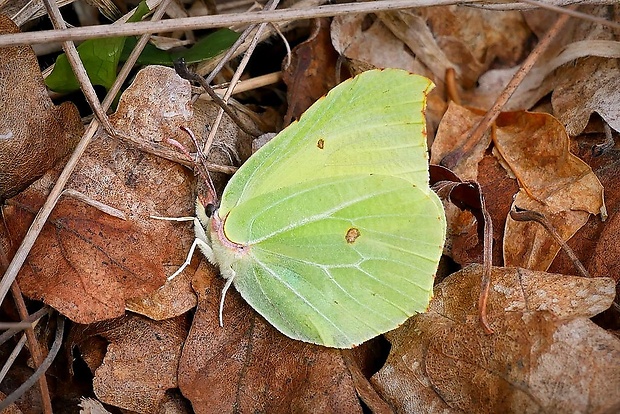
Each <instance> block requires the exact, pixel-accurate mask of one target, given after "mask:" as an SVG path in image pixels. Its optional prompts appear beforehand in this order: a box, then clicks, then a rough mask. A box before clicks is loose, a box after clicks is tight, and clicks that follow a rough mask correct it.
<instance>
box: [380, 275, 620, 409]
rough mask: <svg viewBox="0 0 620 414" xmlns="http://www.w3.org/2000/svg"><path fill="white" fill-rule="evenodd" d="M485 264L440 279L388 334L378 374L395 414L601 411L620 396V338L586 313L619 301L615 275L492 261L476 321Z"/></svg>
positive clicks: (384, 394) (382, 388) (382, 390)
mask: <svg viewBox="0 0 620 414" xmlns="http://www.w3.org/2000/svg"><path fill="white" fill-rule="evenodd" d="M481 274H482V267H481V266H480V265H472V266H469V267H467V268H466V269H463V270H462V271H460V272H457V273H455V274H453V275H451V276H450V277H449V278H448V279H446V280H445V281H444V282H442V283H441V284H439V285H438V286H436V289H435V293H436V297H435V299H434V300H433V301H432V302H431V307H430V310H429V312H428V313H426V314H421V315H417V316H414V317H413V318H411V319H410V320H409V321H407V322H406V323H405V325H404V326H403V327H402V328H401V329H398V330H396V331H393V332H392V333H389V334H388V335H387V336H388V339H389V340H390V342H392V351H391V354H390V356H389V357H388V360H387V362H386V364H385V366H384V367H383V368H382V369H381V371H379V373H377V374H376V375H375V376H374V377H373V379H372V380H373V383H374V384H375V385H376V387H377V388H378V390H379V391H380V392H381V393H382V395H383V396H384V397H385V398H386V399H388V401H389V402H391V404H392V405H393V406H394V407H395V408H396V410H397V412H417V413H435V412H440V411H441V412H463V411H464V412H477V413H497V412H502V413H513V412H514V413H538V412H580V413H595V412H604V411H605V409H607V408H610V407H613V406H614V404H617V402H618V401H619V400H620V340H619V339H618V338H617V337H615V336H613V335H611V334H609V333H607V332H605V331H604V330H603V329H601V328H599V327H597V326H596V325H594V324H593V323H592V322H590V321H589V320H588V318H589V317H591V316H593V315H595V314H597V313H599V312H601V311H603V310H605V309H606V308H607V307H609V306H610V304H611V302H612V301H613V298H614V295H615V292H614V284H615V283H614V281H613V280H611V279H607V278H595V279H588V278H580V277H574V276H564V275H557V274H548V273H543V272H534V271H529V270H525V269H517V268H494V269H493V271H492V284H491V292H490V296H489V304H488V316H489V321H490V323H491V326H492V327H493V329H494V331H495V333H494V334H493V335H488V334H486V333H485V331H484V329H483V328H482V326H481V325H480V323H479V320H478V310H477V304H478V295H479V293H480V287H479V286H480V278H481Z"/></svg>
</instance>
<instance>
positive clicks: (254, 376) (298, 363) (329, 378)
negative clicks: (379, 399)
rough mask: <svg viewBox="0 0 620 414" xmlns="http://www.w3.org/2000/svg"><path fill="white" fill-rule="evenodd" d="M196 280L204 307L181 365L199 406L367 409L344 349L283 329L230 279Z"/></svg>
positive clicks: (185, 385) (184, 386)
mask: <svg viewBox="0 0 620 414" xmlns="http://www.w3.org/2000/svg"><path fill="white" fill-rule="evenodd" d="M209 274H210V276H206V275H205V274H204V273H203V275H204V276H201V277H198V278H196V279H195V280H194V289H195V290H196V292H197V294H198V298H199V300H198V308H197V310H196V313H195V315H194V321H193V323H192V327H191V330H190V334H189V337H188V338H187V340H186V342H185V346H184V348H183V355H182V358H181V362H180V365H179V387H180V388H181V392H182V393H183V395H184V396H185V397H187V398H188V399H189V400H190V401H191V402H192V407H193V408H194V410H195V411H196V412H197V413H212V412H222V413H228V412H232V411H236V412H346V413H355V412H361V407H360V405H359V401H358V399H357V396H356V393H355V387H354V384H353V380H352V377H351V374H350V373H349V372H348V370H347V367H346V364H345V362H344V361H343V359H342V356H341V354H340V351H339V350H336V349H330V348H325V347H320V346H316V345H311V344H307V343H304V342H300V341H294V340H292V339H289V338H287V337H285V336H284V335H282V334H281V333H280V332H278V331H276V330H275V328H273V327H272V326H271V325H269V324H268V323H267V322H266V321H264V320H263V319H262V318H261V317H260V316H258V315H257V314H256V312H254V310H252V309H251V308H250V307H249V306H248V305H247V304H246V303H245V302H244V301H243V300H242V299H241V297H240V296H239V294H238V293H237V292H236V291H234V290H233V289H231V290H230V291H229V292H228V296H227V298H226V303H225V305H224V327H223V328H222V327H220V326H219V322H218V306H219V299H220V294H221V290H222V287H223V285H224V281H223V280H222V279H220V278H215V272H214V270H213V269H212V270H210V273H209Z"/></svg>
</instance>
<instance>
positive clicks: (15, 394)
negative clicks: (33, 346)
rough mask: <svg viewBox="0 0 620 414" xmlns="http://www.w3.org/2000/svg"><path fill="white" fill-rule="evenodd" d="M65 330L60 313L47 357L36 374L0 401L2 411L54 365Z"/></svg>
mask: <svg viewBox="0 0 620 414" xmlns="http://www.w3.org/2000/svg"><path fill="white" fill-rule="evenodd" d="M64 332H65V318H64V316H62V315H58V317H57V318H56V336H55V337H54V343H53V344H52V347H51V348H50V352H49V353H48V354H47V357H45V359H44V360H43V362H42V363H41V365H40V366H39V368H37V369H36V371H35V372H34V374H32V375H31V376H30V378H28V379H27V380H26V381H24V383H23V384H22V385H20V386H19V387H17V389H16V390H15V391H13V392H12V393H11V394H9V395H7V397H6V398H5V399H4V400H2V401H0V412H2V411H4V410H6V409H7V408H8V407H9V406H10V405H11V404H13V403H14V402H15V401H17V400H18V399H19V398H20V397H21V396H22V395H24V393H25V392H26V391H28V390H29V389H30V387H32V386H33V385H34V384H35V383H36V382H37V381H38V379H39V377H41V375H44V374H45V372H46V371H47V370H48V368H49V367H50V366H51V365H52V362H53V361H54V358H56V355H57V354H58V351H59V350H60V346H61V345H62V337H63V335H64Z"/></svg>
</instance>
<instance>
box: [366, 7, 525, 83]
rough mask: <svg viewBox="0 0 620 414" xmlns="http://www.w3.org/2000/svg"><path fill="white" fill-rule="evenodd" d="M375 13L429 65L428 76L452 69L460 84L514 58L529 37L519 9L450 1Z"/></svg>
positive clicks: (438, 76)
mask: <svg viewBox="0 0 620 414" xmlns="http://www.w3.org/2000/svg"><path fill="white" fill-rule="evenodd" d="M378 16H379V18H380V19H381V21H382V22H383V23H384V24H385V25H386V26H387V27H389V28H390V30H391V31H392V32H393V33H394V34H395V35H396V37H398V38H399V39H401V40H402V41H403V43H405V44H406V45H407V46H408V47H409V49H410V50H411V51H412V52H413V54H414V55H415V56H417V57H418V59H420V60H421V61H422V62H424V64H425V65H426V66H427V67H428V68H430V69H431V71H432V72H433V75H434V76H433V79H434V80H440V79H443V78H444V77H445V73H446V70H447V69H449V68H452V69H454V70H455V71H456V74H457V77H458V78H459V79H460V81H461V84H462V86H463V87H464V88H471V87H472V86H474V85H475V83H476V81H477V80H478V77H479V76H480V75H481V74H482V73H484V72H486V71H487V70H488V68H489V67H490V66H491V64H494V65H496V66H497V65H498V64H499V65H502V64H503V65H510V66H512V65H514V64H515V63H517V62H518V61H519V59H521V57H522V56H523V54H524V51H525V50H524V46H525V45H527V41H526V40H527V39H528V37H529V36H530V30H529V29H528V28H527V25H526V24H525V22H524V21H523V18H522V17H521V13H519V12H509V11H505V12H502V13H497V12H494V11H490V10H484V9H481V8H472V7H465V6H458V5H453V6H443V7H421V8H418V9H412V10H399V11H393V12H385V13H379V14H378Z"/></svg>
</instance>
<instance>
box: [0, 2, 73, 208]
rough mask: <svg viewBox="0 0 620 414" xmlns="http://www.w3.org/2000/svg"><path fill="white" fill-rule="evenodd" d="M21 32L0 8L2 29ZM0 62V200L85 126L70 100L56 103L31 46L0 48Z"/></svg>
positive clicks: (69, 145)
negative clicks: (45, 82)
mask: <svg viewBox="0 0 620 414" xmlns="http://www.w3.org/2000/svg"><path fill="white" fill-rule="evenodd" d="M8 33H19V29H18V28H17V26H16V25H15V24H14V23H13V22H12V21H11V20H10V19H9V18H8V17H6V16H4V15H2V14H0V34H8ZM1 60H2V64H0V107H1V108H2V116H1V117H0V203H1V202H2V201H3V200H5V199H7V198H10V197H12V196H14V195H15V194H17V193H19V192H20V191H22V190H23V189H24V188H26V187H27V186H28V185H29V184H31V183H32V182H33V181H35V180H36V179H37V178H39V177H41V176H42V175H43V174H44V173H45V171H47V170H49V169H50V168H52V167H53V166H54V164H56V163H57V162H58V161H59V160H60V159H62V158H63V157H64V156H65V155H67V154H68V153H69V152H70V151H71V150H72V149H73V147H74V146H75V144H76V143H77V141H78V140H79V139H80V136H81V135H82V132H83V131H84V127H83V126H82V122H81V120H80V114H79V113H78V110H77V108H76V107H75V106H74V105H73V104H72V103H69V102H65V103H63V104H62V105H60V106H54V104H53V103H52V101H51V99H50V98H49V97H48V95H47V89H46V88H45V84H44V83H43V77H42V76H41V71H40V69H39V64H38V62H37V58H36V56H35V54H34V52H33V50H32V48H31V47H30V46H13V47H6V48H3V49H2V57H1Z"/></svg>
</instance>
